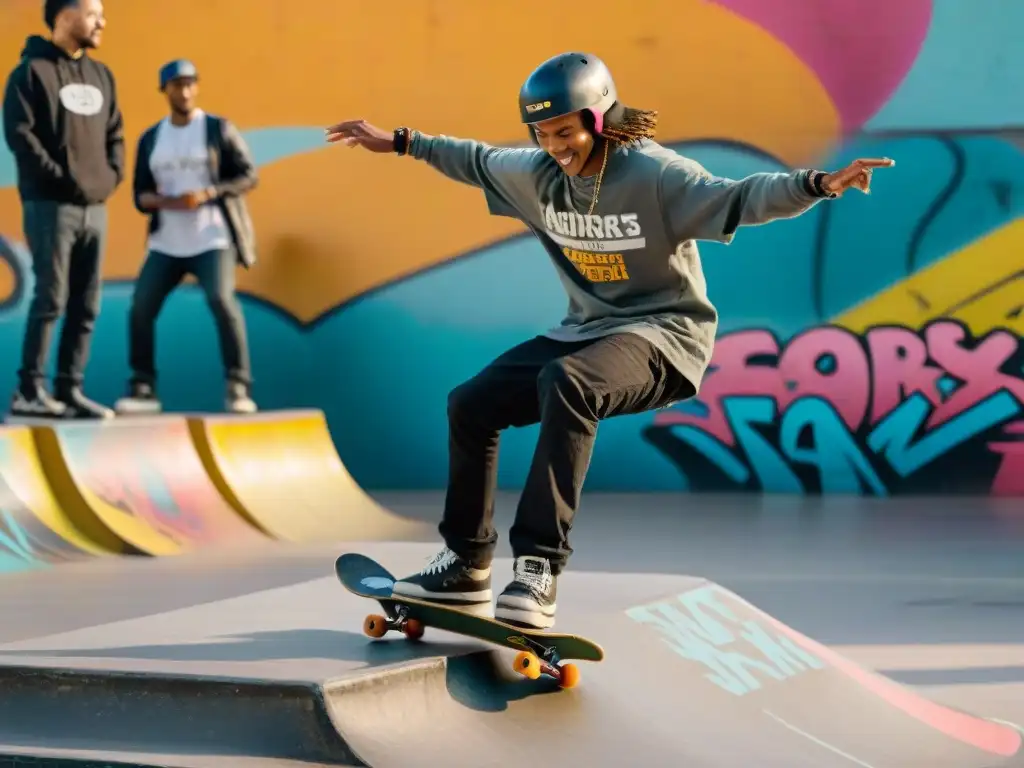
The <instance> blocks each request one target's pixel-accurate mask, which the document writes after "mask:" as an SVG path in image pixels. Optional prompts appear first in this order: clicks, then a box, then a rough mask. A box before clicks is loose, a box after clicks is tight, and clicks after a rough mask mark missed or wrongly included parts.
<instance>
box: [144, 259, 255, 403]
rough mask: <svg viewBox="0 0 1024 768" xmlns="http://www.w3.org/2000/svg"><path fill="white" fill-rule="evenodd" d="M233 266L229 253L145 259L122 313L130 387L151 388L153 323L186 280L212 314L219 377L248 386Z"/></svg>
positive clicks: (153, 374)
mask: <svg viewBox="0 0 1024 768" xmlns="http://www.w3.org/2000/svg"><path fill="white" fill-rule="evenodd" d="M236 266H237V262H236V258H235V251H234V249H233V248H228V249H224V250H213V251H206V252H205V253H199V254H196V255H195V256H185V257H181V256H170V255H168V254H166V253H160V252H159V251H150V252H149V253H148V254H147V256H146V262H145V263H144V264H143V265H142V270H141V271H140V272H139V276H138V278H136V281H135V292H134V293H133V294H132V306H131V309H130V310H129V313H128V364H129V366H130V367H131V369H132V381H134V382H141V383H145V384H149V385H150V386H155V385H156V379H157V373H156V361H155V358H156V319H157V316H158V315H159V314H160V310H161V309H162V308H163V305H164V302H165V301H166V300H167V297H168V296H170V294H171V292H172V291H173V290H174V289H175V288H176V287H177V286H178V284H179V283H181V281H182V280H184V279H185V276H186V275H189V274H191V275H193V276H195V278H196V281H197V282H198V283H199V287H200V288H201V289H202V291H203V293H204V295H205V296H206V303H207V305H208V306H209V307H210V311H211V312H212V313H213V319H214V322H215V323H216V326H217V335H218V338H219V341H220V352H221V359H222V361H223V364H224V373H225V377H226V378H227V380H228V381H229V382H237V383H240V384H244V385H246V386H248V385H249V384H251V383H252V374H251V368H250V363H249V342H248V338H247V337H246V332H245V320H244V318H243V317H242V308H241V307H240V306H239V304H238V299H237V298H236V297H235V267H236Z"/></svg>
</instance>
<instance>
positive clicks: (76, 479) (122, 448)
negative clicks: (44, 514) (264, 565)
mask: <svg viewBox="0 0 1024 768" xmlns="http://www.w3.org/2000/svg"><path fill="white" fill-rule="evenodd" d="M35 434H36V442H37V445H38V447H39V452H40V455H41V457H42V460H43V468H44V470H45V472H46V476H47V479H48V480H49V482H50V485H51V486H52V487H53V489H54V492H55V494H56V497H57V499H58V501H59V503H60V505H61V506H62V507H63V508H64V509H65V510H67V511H68V512H69V514H70V515H71V516H72V517H73V518H74V519H76V520H89V521H91V522H92V523H93V524H94V525H96V526H98V527H101V528H103V529H105V530H106V531H107V532H108V533H107V535H108V537H115V538H116V539H117V540H119V541H121V542H123V543H124V545H126V546H127V547H128V548H129V549H130V550H133V551H136V552H141V553H143V554H147V555H175V554H180V553H182V552H186V551H190V550H196V549H202V548H207V547H217V548H218V549H223V548H231V547H240V546H246V545H251V544H259V543H261V542H266V541H267V538H266V537H265V536H264V535H263V534H262V533H261V532H260V531H258V530H257V529H256V528H255V527H254V526H253V525H251V524H250V523H248V522H247V521H246V520H244V519H243V518H241V517H240V516H239V515H238V514H237V513H236V511H235V510H234V509H232V507H231V506H230V505H229V504H228V503H227V502H226V501H225V500H224V498H223V497H222V496H221V495H220V493H218V491H217V489H216V487H214V485H213V483H212V482H211V481H210V479H209V477H207V475H206V472H205V470H204V469H203V464H202V462H201V461H200V459H199V457H198V456H197V455H196V451H195V448H194V446H193V444H192V440H191V437H190V436H189V429H188V424H187V422H186V420H185V418H184V417H178V416H160V417H153V418H131V419H119V420H116V421H113V422H109V423H100V424H96V423H83V424H59V425H56V426H52V427H49V426H47V427H36V428H35Z"/></svg>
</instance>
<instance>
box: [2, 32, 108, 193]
mask: <svg viewBox="0 0 1024 768" xmlns="http://www.w3.org/2000/svg"><path fill="white" fill-rule="evenodd" d="M4 138H5V139H6V141H7V146H8V147H9V148H10V150H11V153H12V154H13V155H14V160H15V163H16V165H17V168H18V193H19V194H20V195H21V198H22V200H56V201H57V202H62V203H75V204H78V205H86V204H95V203H102V202H105V201H106V200H107V198H109V197H110V195H111V194H112V193H113V192H114V190H115V189H117V186H118V185H119V184H120V183H121V180H122V179H123V178H124V155H125V150H124V120H123V118H122V116H121V108H120V105H119V104H118V100H117V90H116V88H115V84H114V76H113V74H112V73H111V71H110V70H109V69H108V68H107V66H106V65H105V64H103V63H101V62H99V61H94V60H93V59H90V58H89V56H88V55H87V54H85V53H83V54H82V55H81V56H78V57H76V58H71V57H70V56H68V54H67V53H65V52H64V51H63V50H62V49H61V48H58V47H57V46H56V45H54V44H53V43H52V42H50V41H49V40H47V39H46V38H44V37H40V36H39V35H32V36H31V37H29V38H28V39H27V40H26V41H25V48H24V49H23V50H22V52H21V61H20V62H19V63H18V66H16V67H15V68H14V71H12V72H11V74H10V77H8V79H7V86H6V88H5V89H4Z"/></svg>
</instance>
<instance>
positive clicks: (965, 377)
mask: <svg viewBox="0 0 1024 768" xmlns="http://www.w3.org/2000/svg"><path fill="white" fill-rule="evenodd" d="M964 336H966V332H965V331H964V329H963V328H962V327H961V326H960V325H957V324H956V323H935V324H933V325H930V326H928V328H927V329H926V330H925V340H926V342H927V344H928V350H929V352H930V353H931V356H932V359H934V360H935V362H936V363H937V364H938V365H940V366H941V367H942V368H944V369H945V370H946V371H947V372H948V373H949V374H951V375H952V376H955V377H956V378H958V379H960V380H961V381H962V382H963V385H962V386H961V387H960V388H959V389H958V390H957V391H956V392H955V393H954V394H953V395H952V397H950V398H949V399H948V400H947V401H946V402H945V403H943V404H941V405H939V406H938V407H937V408H936V409H935V410H934V411H933V412H932V414H931V416H930V417H929V418H928V421H927V422H926V424H925V426H926V427H927V428H928V429H934V428H935V427H937V426H939V425H940V424H943V423H944V422H946V421H948V420H949V419H951V418H953V417H954V416H956V415H957V414H959V413H963V412H964V411H966V410H967V409H968V408H970V407H971V406H972V405H974V404H975V403H980V402H981V401H983V400H985V399H986V398H988V397H990V396H992V395H994V394H995V393H996V392H999V391H1000V390H1003V389H1005V390H1008V391H1009V392H1010V393H1011V394H1013V396H1014V397H1016V398H1017V400H1019V401H1020V402H1024V381H1022V380H1021V379H1019V378H1017V377H1014V376H1007V375H1006V374H1004V373H1001V372H1000V368H1002V367H1003V365H1004V364H1005V363H1006V361H1007V360H1009V359H1010V358H1011V357H1013V355H1014V354H1015V353H1016V352H1017V339H1016V337H1015V336H1013V335H1012V334H1010V333H1008V332H1006V331H995V332H993V333H990V334H989V335H988V336H986V337H985V338H984V339H983V340H982V341H981V342H980V343H979V344H978V345H977V346H975V347H974V349H967V348H966V347H964V346H963V345H962V344H961V342H962V341H963V340H964Z"/></svg>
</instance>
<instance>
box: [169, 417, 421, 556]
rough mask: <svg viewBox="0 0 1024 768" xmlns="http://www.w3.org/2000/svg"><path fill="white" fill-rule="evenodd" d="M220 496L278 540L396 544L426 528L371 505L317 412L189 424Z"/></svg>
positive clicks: (195, 420) (213, 419)
mask: <svg viewBox="0 0 1024 768" xmlns="http://www.w3.org/2000/svg"><path fill="white" fill-rule="evenodd" d="M189 427H190V429H191V431H192V438H193V440H194V442H195V445H196V450H197V452H198V454H199V456H200V457H201V458H202V461H203V465H204V467H205V469H206V472H207V474H208V475H209V476H210V478H211V479H212V480H213V483H214V484H215V485H216V487H217V489H218V490H219V491H220V493H221V495H222V496H223V497H224V498H225V499H227V500H228V501H229V502H230V503H231V505H232V506H233V507H234V508H235V509H236V510H237V511H238V512H239V514H242V515H245V516H246V517H248V518H250V519H251V520H253V521H255V523H256V524H257V525H258V526H259V527H260V528H261V529H263V530H264V531H266V532H267V533H268V534H269V535H270V536H272V537H273V538H275V539H278V540H281V541H291V542H327V541H381V540H392V541H401V540H409V539H415V538H417V537H418V536H420V535H421V534H423V533H425V532H426V530H427V526H426V525H424V524H423V523H420V522H414V521H409V520H406V519H405V518H402V517H400V516H398V515H395V514H394V513H392V512H390V511H388V510H387V509H385V508H384V507H382V506H381V505H379V504H378V503H377V502H376V501H374V500H373V499H372V498H371V497H370V496H369V495H368V494H367V493H366V492H365V491H364V490H363V489H362V488H361V487H359V484H358V483H356V481H355V480H354V479H353V478H352V476H351V475H350V474H349V472H348V470H347V469H345V465H344V464H343V463H342V462H341V458H340V457H339V456H338V454H337V452H336V451H335V448H334V443H333V441H332V440H331V435H330V431H329V430H328V427H327V422H326V420H325V418H324V414H323V412H321V411H317V410H302V411H278V412H270V413H264V414H259V415H256V416H247V417H239V416H216V415H214V416H202V417H195V418H191V419H190V420H189Z"/></svg>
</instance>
